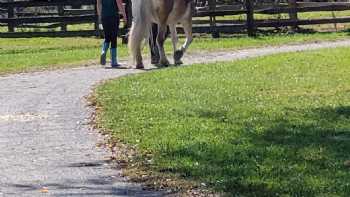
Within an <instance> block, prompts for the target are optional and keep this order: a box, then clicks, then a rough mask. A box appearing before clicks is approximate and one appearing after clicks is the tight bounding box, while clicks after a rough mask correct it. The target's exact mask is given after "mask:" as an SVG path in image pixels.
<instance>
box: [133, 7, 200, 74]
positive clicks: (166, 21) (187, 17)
mask: <svg viewBox="0 0 350 197" xmlns="http://www.w3.org/2000/svg"><path fill="white" fill-rule="evenodd" d="M131 2H132V13H133V23H132V26H131V31H130V35H129V49H130V52H131V55H132V57H133V60H134V61H136V68H143V67H144V65H143V62H142V55H141V49H142V47H141V45H142V42H143V41H144V40H145V39H148V38H149V37H150V36H151V32H152V31H151V28H152V23H156V24H158V35H157V45H158V48H159V57H160V60H159V65H161V66H168V65H169V61H168V59H167V57H166V55H165V51H164V41H165V39H166V32H167V26H169V29H170V33H171V39H172V43H173V48H174V63H175V64H182V62H181V58H182V56H183V55H184V53H185V51H186V50H187V48H188V47H189V46H190V44H191V42H192V39H193V38H192V0H132V1H131ZM178 23H181V24H182V26H183V28H184V31H185V35H186V41H185V43H184V44H183V45H182V47H181V48H180V49H177V43H178V36H177V32H176V25H177V24H178Z"/></svg>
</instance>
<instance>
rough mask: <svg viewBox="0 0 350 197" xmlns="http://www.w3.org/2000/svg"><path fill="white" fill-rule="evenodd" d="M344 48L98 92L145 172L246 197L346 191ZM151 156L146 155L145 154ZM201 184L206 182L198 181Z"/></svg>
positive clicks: (162, 76) (213, 67)
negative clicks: (174, 177) (147, 163)
mask: <svg viewBox="0 0 350 197" xmlns="http://www.w3.org/2000/svg"><path fill="white" fill-rule="evenodd" d="M349 54H350V48H338V49H325V50H320V51H312V52H304V53H287V54H279V55H273V56H268V57H260V58H254V59H247V60H242V61H235V62H228V63H216V64H201V65H193V66H185V67H174V68H169V69H163V70H159V71H152V72H148V73H144V74H139V75H134V76H129V77H124V78H121V79H117V80H114V81H109V82H107V83H105V84H104V85H102V86H100V87H99V88H98V89H97V93H96V96H97V106H98V109H99V113H98V124H99V125H100V126H101V127H103V128H104V129H105V130H106V131H109V132H110V134H111V135H112V136H113V138H114V139H115V140H116V141H118V140H121V141H122V142H124V143H127V144H129V145H130V146H131V147H136V148H137V150H138V151H139V153H141V154H140V155H139V157H137V158H138V159H137V161H138V162H140V163H142V162H143V161H144V160H147V161H149V158H148V156H145V155H150V154H151V155H153V158H152V160H151V161H150V163H151V165H150V166H149V168H148V170H149V172H151V171H155V172H162V173H165V174H166V176H168V175H176V176H180V177H183V178H184V179H187V180H191V181H196V182H197V183H198V184H201V183H205V185H206V186H207V187H209V188H211V189H214V190H215V191H217V192H227V193H228V194H242V195H243V196H350V184H349V180H350V173H349V170H350V168H349V163H350V162H349V160H350V155H349V150H350V130H349V128H350V65H349V62H350V56H349ZM143 153H147V154H143ZM202 185H203V184H202Z"/></svg>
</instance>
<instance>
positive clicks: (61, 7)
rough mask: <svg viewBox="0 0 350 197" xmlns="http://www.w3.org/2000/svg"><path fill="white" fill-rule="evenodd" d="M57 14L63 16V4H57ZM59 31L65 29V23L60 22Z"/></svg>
mask: <svg viewBox="0 0 350 197" xmlns="http://www.w3.org/2000/svg"><path fill="white" fill-rule="evenodd" d="M58 15H59V16H64V6H62V5H60V6H58ZM61 31H67V24H65V23H63V22H62V23H61Z"/></svg>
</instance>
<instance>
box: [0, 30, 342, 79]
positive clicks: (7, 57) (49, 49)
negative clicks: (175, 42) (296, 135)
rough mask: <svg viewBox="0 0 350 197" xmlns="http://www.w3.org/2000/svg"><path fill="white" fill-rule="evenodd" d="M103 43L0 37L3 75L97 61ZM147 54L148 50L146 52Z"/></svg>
mask: <svg viewBox="0 0 350 197" xmlns="http://www.w3.org/2000/svg"><path fill="white" fill-rule="evenodd" d="M347 37H348V35H347V33H344V32H339V33H317V34H295V35H285V34H276V35H269V36H260V37H257V38H248V37H246V36H237V37H230V38H228V37H226V38H221V39H211V38H196V39H195V41H194V43H193V45H192V46H191V48H190V52H196V51H217V50H229V49H240V48H249V47H261V46H267V45H280V44H287V43H304V42H310V41H320V40H336V39H344V38H347ZM100 43H101V40H100V39H95V38H30V39H0V49H1V50H0V59H1V61H0V75H1V74H8V73H16V72H27V71H33V70H34V71H35V70H41V69H55V68H61V67H67V66H72V65H73V66H79V65H81V64H85V63H86V62H91V61H92V62H97V59H98V56H99V50H100ZM119 43H120V42H119ZM170 46H171V44H170V40H169V39H168V42H167V44H166V47H167V51H168V52H171V51H172V50H171V47H170ZM118 48H119V56H120V57H121V58H123V59H127V57H128V53H127V49H126V46H125V45H121V44H119V45H118ZM145 48H147V47H145ZM145 53H147V52H146V51H145Z"/></svg>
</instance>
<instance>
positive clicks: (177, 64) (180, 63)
mask: <svg viewBox="0 0 350 197" xmlns="http://www.w3.org/2000/svg"><path fill="white" fill-rule="evenodd" d="M182 64H183V62H182V61H181V60H175V65H176V66H179V65H182Z"/></svg>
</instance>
